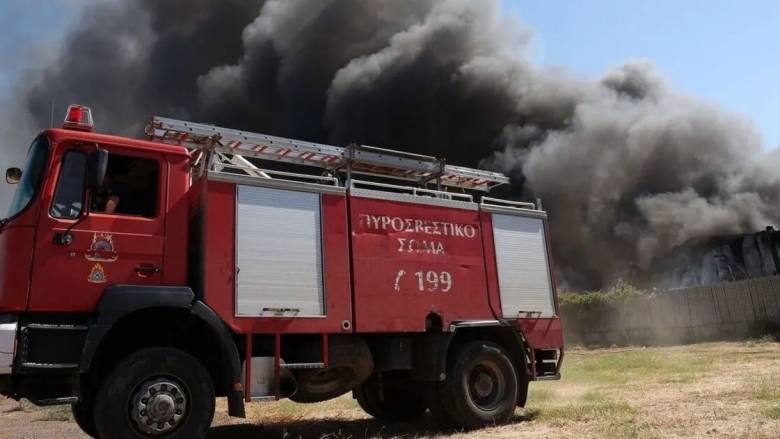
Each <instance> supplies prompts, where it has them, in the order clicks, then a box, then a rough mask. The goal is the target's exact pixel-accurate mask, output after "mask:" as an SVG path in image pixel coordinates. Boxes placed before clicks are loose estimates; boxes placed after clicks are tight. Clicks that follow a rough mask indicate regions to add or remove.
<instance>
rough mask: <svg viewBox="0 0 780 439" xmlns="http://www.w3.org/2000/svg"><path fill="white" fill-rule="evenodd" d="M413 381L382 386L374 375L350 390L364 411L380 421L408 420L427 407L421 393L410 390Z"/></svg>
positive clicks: (416, 416) (418, 414) (421, 413)
mask: <svg viewBox="0 0 780 439" xmlns="http://www.w3.org/2000/svg"><path fill="white" fill-rule="evenodd" d="M413 385H414V383H412V382H411V381H409V382H408V383H401V384H398V385H394V386H383V385H382V382H381V381H380V380H379V378H378V377H377V376H376V375H374V376H372V377H371V378H369V379H367V380H366V381H365V382H363V384H361V385H360V386H358V387H356V388H355V390H353V391H352V394H353V396H354V397H355V399H356V400H357V402H358V405H360V408H362V409H363V411H365V412H366V413H368V414H369V415H371V416H373V417H374V418H376V419H379V420H381V421H410V420H412V419H416V418H419V417H420V416H422V415H423V414H424V413H425V411H426V410H427V409H428V404H426V401H425V399H424V398H423V396H422V395H419V394H418V393H415V392H414V391H412V390H411V389H412V386H413Z"/></svg>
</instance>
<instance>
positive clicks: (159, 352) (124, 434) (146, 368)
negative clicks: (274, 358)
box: [95, 348, 214, 439]
mask: <svg viewBox="0 0 780 439" xmlns="http://www.w3.org/2000/svg"><path fill="white" fill-rule="evenodd" d="M213 417H214V385H213V383H212V381H211V376H210V375H209V373H208V371H206V369H205V368H204V367H203V365H202V364H201V363H200V362H199V361H198V360H197V359H196V358H195V357H193V356H192V355H190V354H188V353H186V352H184V351H181V350H178V349H173V348H149V349H143V350H141V351H138V352H136V353H134V354H132V355H130V357H128V358H127V359H126V360H124V361H122V362H121V363H119V365H117V366H116V368H115V369H114V371H113V372H111V373H110V374H109V375H108V377H107V378H106V379H105V381H104V382H103V384H102V386H101V388H100V392H99V393H98V397H97V400H96V404H95V423H96V427H97V432H98V436H99V437H101V438H111V439H115V438H116V439H120V438H122V439H124V438H148V437H159V438H182V439H183V438H187V439H189V438H203V437H205V436H206V433H207V432H208V429H209V426H210V425H211V420H212V418H213Z"/></svg>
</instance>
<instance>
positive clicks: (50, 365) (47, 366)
mask: <svg viewBox="0 0 780 439" xmlns="http://www.w3.org/2000/svg"><path fill="white" fill-rule="evenodd" d="M22 367H26V368H30V369H78V367H79V365H78V364H76V363H31V362H25V363H22Z"/></svg>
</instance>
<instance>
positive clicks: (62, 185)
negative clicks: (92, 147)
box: [49, 150, 87, 219]
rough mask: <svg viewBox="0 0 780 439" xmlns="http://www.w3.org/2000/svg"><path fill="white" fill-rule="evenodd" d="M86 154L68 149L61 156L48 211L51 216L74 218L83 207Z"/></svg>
mask: <svg viewBox="0 0 780 439" xmlns="http://www.w3.org/2000/svg"><path fill="white" fill-rule="evenodd" d="M86 169H87V154H85V153H84V152H82V151H76V150H70V151H67V152H66V153H65V154H64V155H63V156H62V167H61V168H60V176H59V178H58V180H57V188H56V189H55V191H54V201H53V202H52V205H51V209H50V211H49V213H50V214H51V216H52V217H53V218H58V219H76V218H78V216H79V214H81V211H82V209H83V208H84V206H83V204H84V186H85V183H86Z"/></svg>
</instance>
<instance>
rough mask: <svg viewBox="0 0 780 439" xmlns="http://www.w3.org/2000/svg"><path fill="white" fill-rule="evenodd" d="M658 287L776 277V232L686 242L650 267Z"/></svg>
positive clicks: (779, 264) (779, 266)
mask: <svg viewBox="0 0 780 439" xmlns="http://www.w3.org/2000/svg"><path fill="white" fill-rule="evenodd" d="M652 271H653V273H654V278H653V279H652V284H653V285H655V286H657V287H660V288H684V287H693V286H706V285H715V284H719V283H722V282H733V281H737V280H743V279H756V278H760V277H767V276H774V275H777V274H780V232H778V231H776V230H775V229H774V228H772V227H771V226H770V227H767V228H766V230H764V231H761V232H757V233H748V234H742V235H736V236H719V237H712V238H707V239H703V240H698V241H696V242H688V243H685V244H683V245H681V246H680V247H679V248H677V249H675V250H673V251H672V252H671V253H670V254H669V255H668V256H667V257H664V258H662V259H660V260H659V261H657V262H656V265H654V266H653V270H652Z"/></svg>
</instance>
